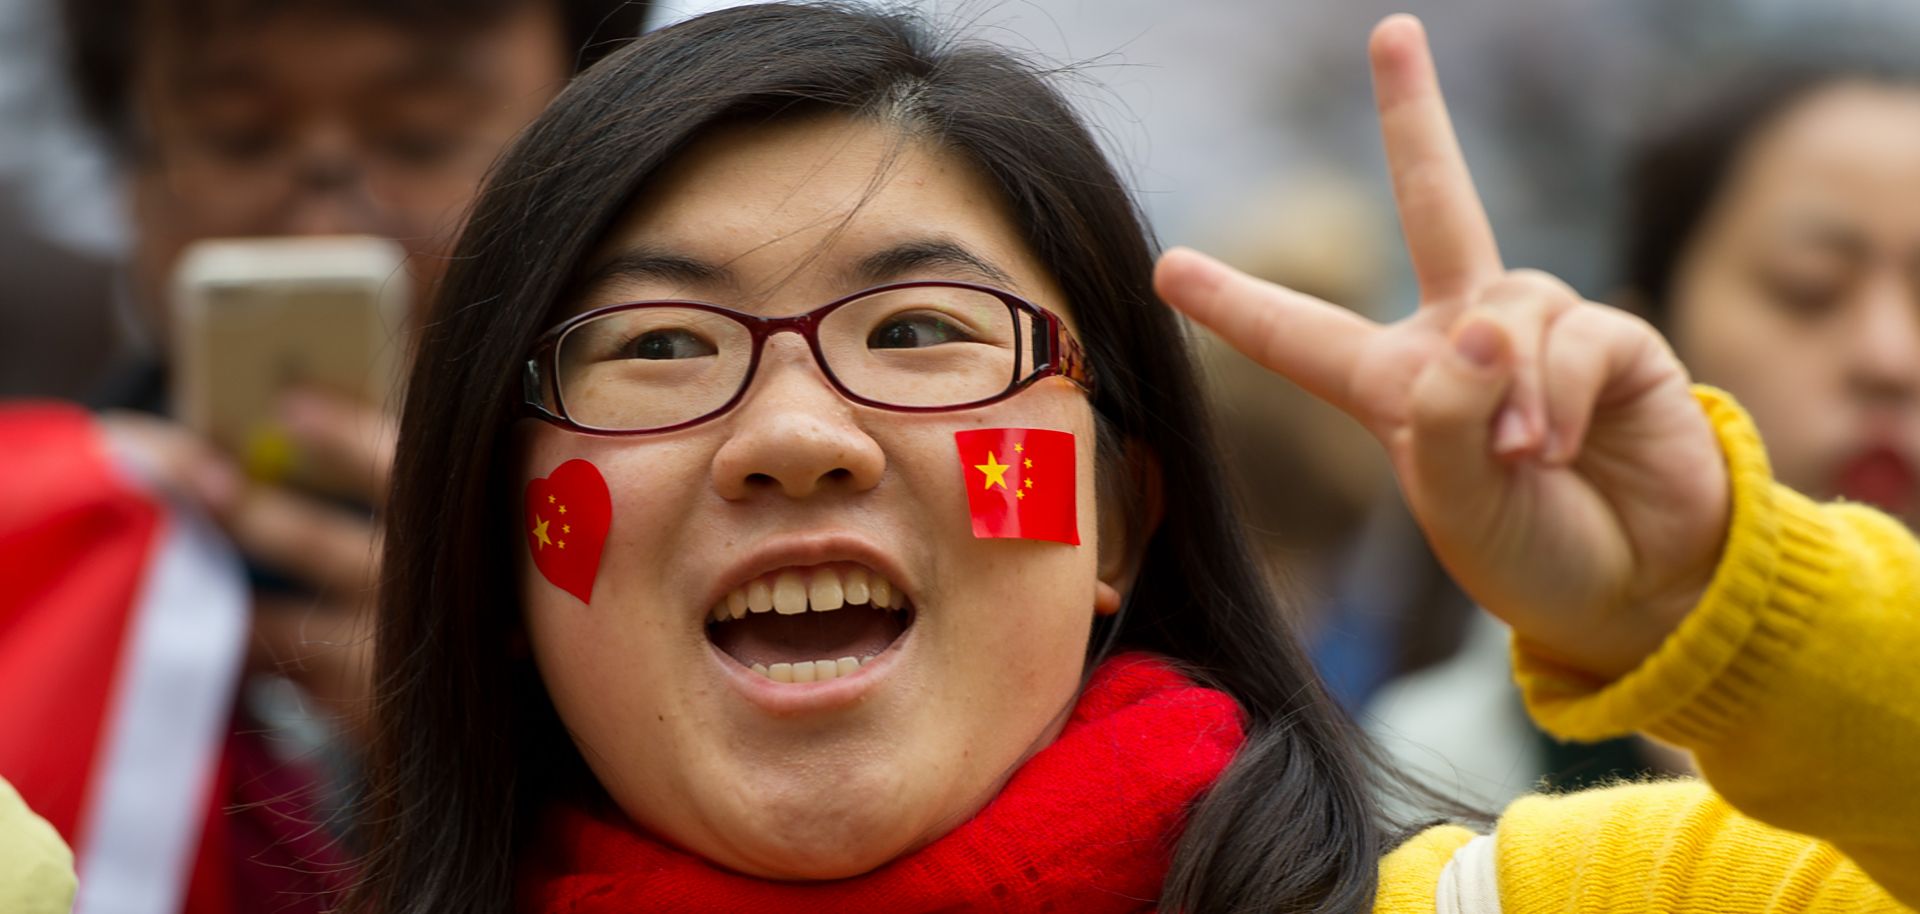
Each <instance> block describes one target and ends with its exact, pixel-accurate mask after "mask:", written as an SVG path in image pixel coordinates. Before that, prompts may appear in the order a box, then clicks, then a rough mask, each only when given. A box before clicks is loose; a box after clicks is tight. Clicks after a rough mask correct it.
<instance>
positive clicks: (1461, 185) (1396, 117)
mask: <svg viewBox="0 0 1920 914" xmlns="http://www.w3.org/2000/svg"><path fill="white" fill-rule="evenodd" d="M1367 53H1368V56H1369V57H1370V58H1371V59H1372V62H1373V91H1374V100H1375V102H1376V103H1377V104H1378V106H1379V110H1380V133H1381V134H1382V136H1383V138H1384V139H1385V141H1386V149H1387V170H1388V172H1389V173H1390V174H1391V175H1392V176H1393V197H1394V200H1395V202H1396V203H1397V204H1398V206H1399V209H1400V227H1401V230H1402V231H1404V232H1405V233H1406V236H1407V253H1408V254H1409V255H1410V256H1411V257H1412V259H1413V271H1414V274H1415V276H1417V277H1418V278H1419V280H1420V297H1421V300H1422V301H1424V302H1432V301H1444V300H1448V299H1460V298H1464V297H1466V296H1467V295H1469V294H1471V293H1472V292H1473V291H1474V290H1476V289H1478V288H1480V286H1481V285H1483V284H1485V283H1487V282H1491V281H1492V280H1493V278H1494V277H1495V276H1497V275H1499V273H1500V272H1501V265H1500V247H1499V245H1498V243H1497V242H1495V241H1494V238H1493V226H1492V225H1491V224H1489V223H1488V222H1487V212H1486V210H1485V209H1484V208H1483V207H1482V206H1481V205H1480V195H1479V194H1478V193H1476V192H1475V191H1474V189H1473V176H1472V175H1470V174H1469V173H1468V172H1467V160H1466V157H1465V156H1463V155H1461V153H1460V142H1459V140H1458V138H1456V137H1455V136H1454V132H1453V121H1452V119H1451V118H1449V117H1448V116H1447V103H1446V100H1445V99H1443V98H1442V97H1441V95H1440V78H1439V76H1438V75H1437V74H1436V73H1435V72H1434V68H1433V54H1432V52H1431V51H1430V50H1429V49H1428V47H1427V32H1426V29H1425V28H1424V27H1423V26H1421V24H1420V20H1418V19H1416V18H1414V17H1412V16H1409V15H1406V14H1400V15H1395V16H1389V17H1387V18H1386V19H1383V20H1381V22H1380V24H1379V25H1378V26H1375V27H1374V30H1373V38H1372V40H1370V41H1369V42H1368V44H1367Z"/></svg>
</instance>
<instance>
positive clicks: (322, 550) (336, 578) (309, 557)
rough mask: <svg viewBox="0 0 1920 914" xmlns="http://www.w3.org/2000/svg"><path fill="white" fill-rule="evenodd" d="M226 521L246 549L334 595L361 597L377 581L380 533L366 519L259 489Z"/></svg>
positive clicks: (282, 492)
mask: <svg viewBox="0 0 1920 914" xmlns="http://www.w3.org/2000/svg"><path fill="white" fill-rule="evenodd" d="M225 519H226V524H227V529H228V531H229V532H230V533H231V534H232V536H233V538H234V542H235V543H237V544H238V545H239V546H240V548H241V550H242V551H244V552H246V553H247V554H248V555H251V556H254V557H255V558H257V559H259V560H260V561H262V562H264V563H266V564H267V565H270V566H272V567H274V568H276V569H280V570H282V571H285V572H287V573H288V574H291V575H294V576H295V577H297V578H299V579H301V580H303V581H305V582H307V583H309V584H312V585H314V586H315V587H316V588H318V589H320V590H321V591H322V592H323V593H325V594H327V595H329V596H331V597H334V598H337V599H359V598H362V597H364V596H365V595H366V594H368V593H370V592H371V591H372V588H373V587H374V585H375V583H376V582H377V580H378V574H377V568H378V566H379V534H378V531H377V529H376V528H375V527H374V525H373V523H372V522H371V521H370V520H368V519H367V518H366V517H365V516H364V515H360V514H355V513H350V512H348V511H345V510H342V509H339V508H334V507H331V506H328V505H323V504H321V503H319V502H316V501H314V500H313V499H310V498H307V497H305V496H302V495H298V494H295V493H293V492H290V491H288V490H286V489H281V488H278V487H275V486H254V487H251V488H250V489H248V491H247V492H246V494H245V495H243V496H241V497H240V498H239V499H238V500H237V502H236V503H235V504H234V506H233V508H232V509H231V510H229V511H228V512H227V515H226V518H225Z"/></svg>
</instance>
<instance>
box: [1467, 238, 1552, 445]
mask: <svg viewBox="0 0 1920 914" xmlns="http://www.w3.org/2000/svg"><path fill="white" fill-rule="evenodd" d="M1578 301H1579V298H1578V296H1577V295H1576V294H1575V293H1574V292H1573V290H1572V289H1571V288H1568V287H1567V286H1566V284H1565V283H1562V282H1560V280H1558V279H1555V278H1554V277H1552V276H1548V275H1547V274H1545V273H1540V272H1537V271H1530V270H1518V271H1515V272H1513V273H1510V274H1507V276H1506V277H1504V278H1503V279H1501V280H1500V281H1498V282H1496V283H1494V284H1493V285H1491V286H1488V287H1487V289H1486V291H1484V292H1483V293H1481V295H1480V297H1479V298H1478V300H1477V303H1476V304H1475V306H1474V309H1473V311H1472V312H1470V314H1471V315H1472V316H1473V319H1486V320H1492V321H1495V322H1496V323H1498V324H1500V326H1501V327H1502V329H1504V330H1506V332H1507V339H1508V341H1509V342H1510V344H1511V345H1512V347H1513V379H1512V385H1511V386H1510V387H1509V389H1508V393H1507V400H1506V403H1505V404H1504V405H1503V406H1502V407H1501V410H1500V412H1499V414H1498V416H1497V418H1496V419H1495V420H1494V429H1493V441H1492V448H1493V452H1494V453H1495V454H1497V455H1499V456H1502V457H1513V456H1516V455H1519V454H1523V453H1527V452H1530V451H1537V450H1539V449H1541V448H1543V447H1544V446H1545V444H1546V439H1547V432H1548V417H1547V413H1548V410H1547V402H1546V394H1545V383H1544V381H1543V378H1542V371H1543V365H1544V361H1545V351H1544V350H1545V346H1546V339H1547V334H1548V333H1549V332H1550V328H1551V327H1552V326H1553V324H1554V323H1555V321H1557V320H1558V319H1559V318H1560V316H1561V315H1563V314H1566V313H1567V312H1568V311H1569V310H1570V309H1572V308H1573V306H1574V305H1575V303H1576V302H1578Z"/></svg>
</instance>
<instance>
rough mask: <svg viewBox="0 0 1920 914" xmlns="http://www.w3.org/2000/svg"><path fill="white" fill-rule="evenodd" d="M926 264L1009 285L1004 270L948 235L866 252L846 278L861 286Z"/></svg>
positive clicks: (901, 275) (906, 273) (898, 276)
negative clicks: (850, 274)
mask: <svg viewBox="0 0 1920 914" xmlns="http://www.w3.org/2000/svg"><path fill="white" fill-rule="evenodd" d="M929 267H945V268H947V269H950V270H952V269H957V270H959V271H960V272H962V273H970V274H973V276H974V277H975V278H978V279H981V280H983V281H985V282H988V283H991V284H994V285H1002V286H1006V285H1012V284H1013V277H1012V276H1011V275H1009V274H1008V273H1007V271H1005V270H1002V269H1000V268H999V267H997V266H995V265H994V264H993V261H990V260H988V259H987V258H985V257H982V256H980V255H979V254H975V253H974V252H972V251H970V250H967V248H966V247H965V246H964V245H962V244H960V243H959V242H957V241H954V240H952V239H949V238H922V239H916V240H913V241H906V242H902V243H900V244H896V245H894V246H892V247H889V248H887V249H885V250H882V251H879V252H876V253H873V254H869V255H867V256H866V257H864V258H862V259H861V261H860V262H859V263H858V264H856V265H855V266H854V269H853V271H852V273H853V275H852V276H850V277H849V278H850V279H852V280H853V281H854V283H855V284H861V285H864V284H871V283H880V282H886V281H888V280H892V279H901V278H904V277H909V276H912V275H913V274H914V273H916V272H918V271H921V270H925V269H927V268H929Z"/></svg>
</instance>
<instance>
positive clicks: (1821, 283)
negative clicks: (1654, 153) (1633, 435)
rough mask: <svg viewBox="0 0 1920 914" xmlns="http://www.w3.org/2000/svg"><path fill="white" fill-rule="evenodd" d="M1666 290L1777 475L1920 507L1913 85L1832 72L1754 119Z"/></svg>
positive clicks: (1918, 187) (1837, 493) (1914, 514)
mask: <svg viewBox="0 0 1920 914" xmlns="http://www.w3.org/2000/svg"><path fill="white" fill-rule="evenodd" d="M1669 305H1670V314H1671V324H1672V331H1673V335H1674V338H1675V343H1676V346H1677V348H1678V349H1679V351H1680V355H1681V357H1682V358H1683V359H1685V361H1686V362H1687V364H1688V366H1689V367H1690V368H1691V369H1692V370H1693V372H1694V376H1695V377H1696V378H1697V379H1698V380H1700V381H1701V382H1703V383H1707V384H1714V385H1717V386H1720V387H1724V388H1726V389H1728V390H1729V391H1731V392H1732V393H1733V394H1734V395H1735V396H1738V397H1739V398H1740V401H1741V402H1742V403H1743V404H1744V405H1745V406H1746V407H1747V408H1748V409H1749V410H1751V411H1752V413H1753V415H1754V419H1755V421H1756V422H1757V423H1758V425H1759V428H1760V432H1761V434H1762V435H1763V436H1764V437H1765V439H1766V442H1767V449H1768V453H1769V455H1770V457H1771V458H1772V460H1773V466H1774V472H1775V474H1776V476H1778V478H1779V479H1780V480H1781V481H1782V482H1785V483H1787V484H1788V485H1790V486H1792V487H1794V488H1795V489H1798V490H1800V491H1802V492H1805V493H1808V494H1810V495H1813V496H1815V497H1819V498H1832V497H1845V498H1849V499H1853V500H1857V501H1867V502H1871V503H1874V504H1877V505H1879V506H1880V507H1883V508H1885V509H1887V510H1889V511H1892V512H1894V513H1896V514H1898V515H1899V516H1900V517H1901V518H1902V519H1904V520H1905V521H1906V522H1907V523H1909V524H1916V523H1920V88H1909V87H1898V86H1888V85H1878V84H1870V83H1840V84H1833V85H1830V86H1828V87H1826V88H1824V89H1820V90H1817V91H1815V92H1814V93H1812V94H1810V95H1808V96H1807V97H1806V98H1805V99H1803V100H1801V101H1800V102H1798V103H1796V104H1794V105H1793V106H1792V107H1790V108H1788V109H1787V110H1786V111H1785V113H1784V114H1783V115H1782V116H1780V117H1779V118H1777V119H1775V120H1774V121H1773V122H1772V123H1771V124H1770V125H1769V126H1767V127H1765V128H1763V129H1761V130H1760V131H1759V132H1758V133H1756V134H1755V135H1754V136H1753V138H1752V139H1751V140H1749V141H1748V143H1747V146H1746V148H1745V150H1744V151H1743V152H1742V154H1741V157H1740V158H1739V159H1738V160H1737V161H1736V163H1735V166H1734V170H1733V171H1732V172H1731V173H1730V174H1729V175H1728V178H1727V182H1726V185H1725V187H1724V188H1723V189H1722V191H1721V192H1720V195H1719V197H1718V200H1717V202H1716V203H1715V204H1714V206H1713V208H1712V209H1711V210H1709V212H1708V213H1707V216H1706V217H1705V219H1704V221H1703V222H1702V224H1701V226H1700V229H1699V230H1698V231H1697V232H1696V233H1695V235H1694V236H1693V240H1692V241H1691V243H1690V244H1689V246H1688V249H1687V250H1686V251H1685V252H1684V253H1683V256H1682V258H1681V261H1680V264H1679V269H1678V270H1677V271H1676V274H1675V278H1674V286H1673V290H1672V299H1671V301H1670V303H1669Z"/></svg>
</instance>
